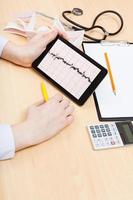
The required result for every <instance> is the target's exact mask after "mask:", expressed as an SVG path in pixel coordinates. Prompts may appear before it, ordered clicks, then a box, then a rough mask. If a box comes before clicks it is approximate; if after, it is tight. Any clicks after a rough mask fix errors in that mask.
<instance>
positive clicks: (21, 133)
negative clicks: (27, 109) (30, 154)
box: [11, 121, 32, 151]
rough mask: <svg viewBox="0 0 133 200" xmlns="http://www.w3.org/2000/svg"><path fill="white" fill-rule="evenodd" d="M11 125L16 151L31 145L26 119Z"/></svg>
mask: <svg viewBox="0 0 133 200" xmlns="http://www.w3.org/2000/svg"><path fill="white" fill-rule="evenodd" d="M11 127H12V132H13V136H14V142H15V149H16V151H18V150H21V149H24V148H27V147H29V146H32V142H31V140H30V133H29V131H30V130H29V129H28V127H29V126H28V122H27V121H24V122H22V123H20V124H16V125H12V126H11Z"/></svg>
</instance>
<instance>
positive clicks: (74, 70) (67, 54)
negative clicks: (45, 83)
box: [38, 40, 100, 99]
mask: <svg viewBox="0 0 133 200" xmlns="http://www.w3.org/2000/svg"><path fill="white" fill-rule="evenodd" d="M38 68H39V69H40V70H41V71H43V72H44V73H45V74H47V75H48V76H50V77H51V78H52V79H53V80H54V81H56V82H57V83H58V84H59V85H60V86H62V87H63V88H65V90H67V91H68V92H69V93H71V94H72V95H73V96H74V97H76V98H77V99H79V98H80V97H81V96H82V94H83V93H84V92H85V90H86V89H87V88H88V87H89V85H90V84H91V83H92V82H93V80H94V79H95V78H96V76H97V75H98V74H99V72H100V69H99V68H97V67H96V66H95V65H93V64H92V63H90V62H88V60H87V59H85V58H84V57H82V56H81V55H80V54H78V53H75V51H74V50H73V49H72V48H70V47H69V46H67V45H66V44H65V43H63V42H62V41H61V40H57V42H56V43H55V44H54V45H53V46H52V48H51V49H50V51H49V52H48V53H47V55H46V56H45V57H44V58H43V60H42V61H41V62H40V64H39V65H38Z"/></svg>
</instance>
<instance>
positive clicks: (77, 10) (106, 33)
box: [36, 8, 123, 42]
mask: <svg viewBox="0 0 133 200" xmlns="http://www.w3.org/2000/svg"><path fill="white" fill-rule="evenodd" d="M36 13H37V14H39V15H42V16H43V17H46V18H49V19H50V20H54V19H55V18H54V17H51V16H48V15H46V14H44V13H42V12H38V11H36ZM70 14H73V15H75V16H81V15H83V10H82V9H80V8H73V9H72V10H65V11H63V12H62V16H63V18H64V19H65V20H66V21H67V22H69V24H68V23H65V22H64V21H62V20H60V21H61V23H62V24H63V25H64V26H65V27H67V28H68V29H71V30H75V31H76V30H84V31H85V34H84V37H85V38H87V39H90V40H93V41H95V42H100V41H102V40H105V39H107V37H108V36H114V35H116V34H118V33H119V32H120V31H121V30H122V28H123V18H122V16H121V15H120V14H119V13H118V12H116V11H114V10H105V11H103V12H101V13H99V14H98V15H97V16H96V17H95V19H94V21H93V23H92V26H91V27H86V26H83V25H81V24H78V23H77V22H75V21H73V20H72V19H70V18H69V17H68V16H69V15H70ZM104 14H112V15H115V16H116V17H117V18H118V20H119V24H120V25H119V28H118V29H117V30H116V31H114V32H109V31H107V30H106V29H105V28H104V27H103V26H101V25H98V24H97V22H98V20H99V18H100V17H101V16H103V15H104ZM71 24H72V25H71ZM96 29H97V30H98V29H99V30H100V31H102V38H100V39H98V38H95V37H92V36H89V35H88V34H87V33H89V31H91V30H96Z"/></svg>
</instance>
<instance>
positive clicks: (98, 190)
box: [0, 0, 133, 200]
mask: <svg viewBox="0 0 133 200" xmlns="http://www.w3.org/2000/svg"><path fill="white" fill-rule="evenodd" d="M57 5H58V6H57ZM0 6H1V12H0V24H1V29H0V31H1V34H3V35H6V36H7V37H8V38H10V39H12V40H15V41H16V42H18V43H20V42H22V43H23V42H24V39H22V38H21V37H19V36H15V35H11V34H9V33H4V32H3V31H2V28H3V27H4V26H5V25H6V24H7V22H8V21H9V20H10V18H11V16H12V14H13V13H16V12H18V11H19V12H21V11H27V10H40V11H43V12H46V13H48V14H50V15H53V16H57V15H59V14H60V13H61V12H62V11H63V10H64V9H72V8H73V7H81V8H82V9H83V10H84V13H85V14H84V16H83V17H82V18H81V17H79V18H78V19H79V21H80V22H81V23H83V24H85V25H87V24H88V25H91V23H92V20H93V18H94V16H95V15H96V14H97V13H99V12H101V11H103V10H105V9H114V10H117V11H119V12H120V13H121V14H122V15H123V17H124V22H125V24H124V29H123V31H122V32H121V33H120V34H119V35H118V36H116V37H114V38H113V39H128V40H131V41H133V37H132V21H131V19H132V16H131V14H132V7H133V3H132V1H131V0H127V1H126V2H125V3H124V1H123V2H122V1H121V0H116V1H112V0H108V1H105V0H101V1H99V0H93V1H91V0H82V1H80V0H77V1H71V0H64V1H61V0H47V1H43V0H38V1H35V0H28V1H26V0H23V1H20V2H19V1H18V0H12V1H11V2H10V1H8V0H2V1H1V5H0ZM107 25H108V24H107ZM41 79H42V78H41V77H40V76H39V75H38V74H36V73H35V72H34V71H33V70H32V69H25V68H20V67H17V66H15V65H13V64H11V63H9V62H6V61H3V60H0V96H1V97H0V122H1V123H11V124H13V123H17V122H20V121H22V120H23V119H24V117H25V114H26V109H27V107H28V106H29V105H30V104H32V103H34V102H35V101H38V100H40V99H42V96H41V92H40V80H41ZM46 85H47V88H48V91H49V95H50V96H52V95H53V94H55V93H56V92H57V89H56V88H54V87H53V86H52V85H51V84H50V83H48V82H47V81H46ZM29 93H30V95H29ZM88 121H89V122H93V121H98V119H97V114H96V110H95V106H94V102H93V97H90V98H89V100H88V101H87V102H86V103H85V105H84V106H82V107H78V106H76V105H75V121H74V123H73V124H72V125H71V126H69V127H67V128H66V129H64V130H63V131H62V132H61V133H60V134H58V135H57V136H56V137H54V138H53V139H51V140H49V141H47V142H44V143H43V144H41V145H38V146H35V147H32V148H28V149H26V150H23V151H20V152H18V153H17V154H16V156H15V158H14V159H13V160H9V161H3V162H0V199H1V200H18V199H19V200H27V199H28V200H44V199H47V200H62V199H63V200H131V199H133V189H132V187H133V147H132V146H131V147H126V148H118V149H111V150H104V151H93V150H92V146H91V143H90V139H89V137H88V134H87V130H86V124H87V122H88Z"/></svg>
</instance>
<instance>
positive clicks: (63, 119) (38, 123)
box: [12, 94, 74, 151]
mask: <svg viewBox="0 0 133 200" xmlns="http://www.w3.org/2000/svg"><path fill="white" fill-rule="evenodd" d="M73 111H74V107H73V106H72V105H70V102H69V101H68V100H65V99H63V97H62V95H59V94H58V95H55V96H54V97H53V98H51V99H49V101H48V102H46V103H44V102H43V103H40V104H38V105H33V106H31V107H30V108H29V110H28V114H27V119H26V120H25V121H24V122H23V123H21V124H18V125H13V126H12V130H13V134H14V139H15V145H16V151H17V150H20V149H23V148H26V147H28V146H32V145H36V144H38V143H41V142H43V141H46V140H48V139H50V138H51V137H53V136H55V135H56V134H57V133H58V132H59V131H60V130H62V129H63V128H64V127H66V126H68V125H69V124H71V123H72V121H73V119H74V116H73Z"/></svg>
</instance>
